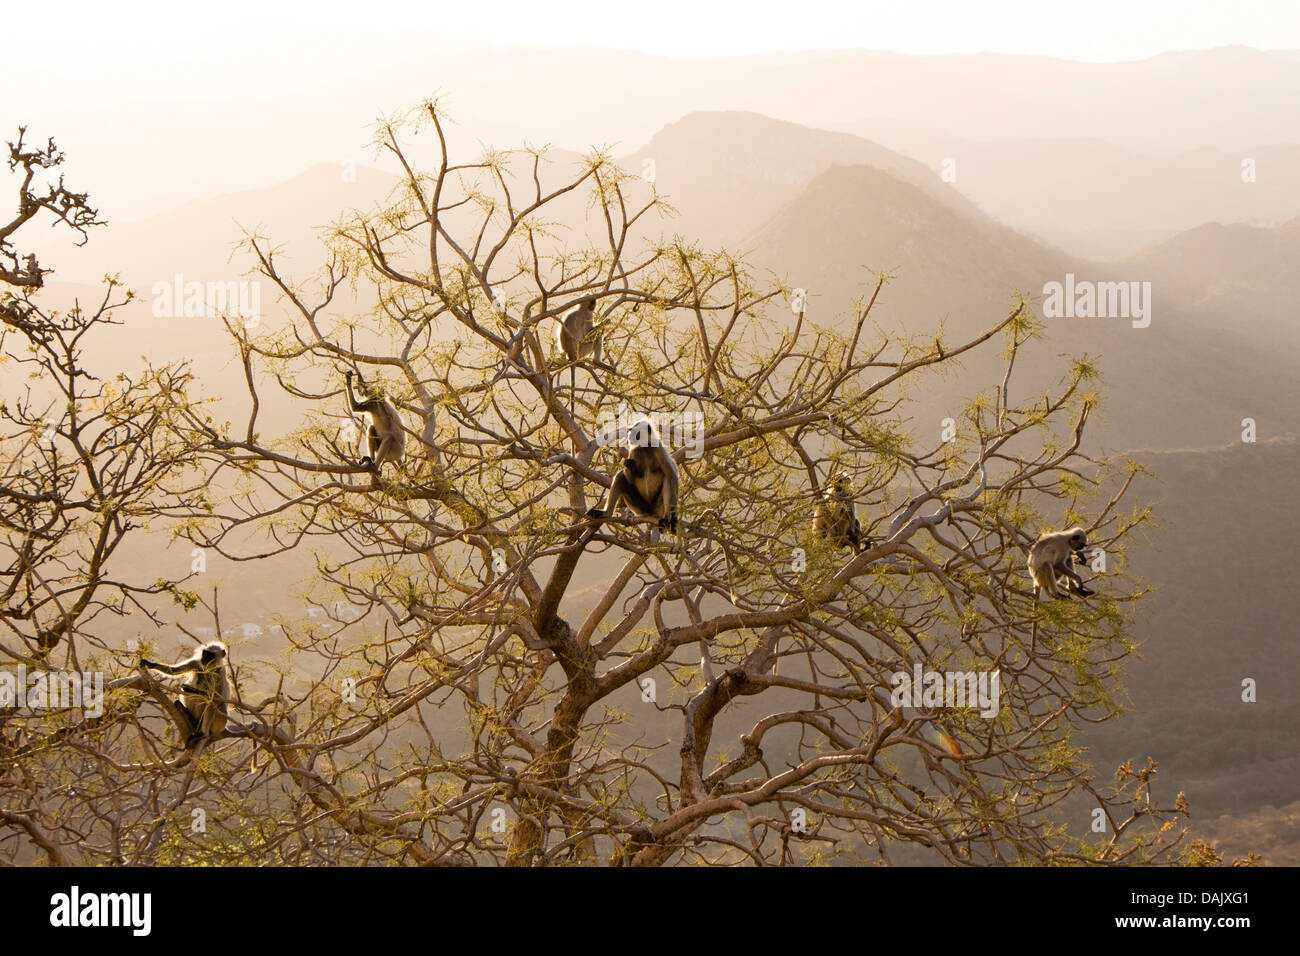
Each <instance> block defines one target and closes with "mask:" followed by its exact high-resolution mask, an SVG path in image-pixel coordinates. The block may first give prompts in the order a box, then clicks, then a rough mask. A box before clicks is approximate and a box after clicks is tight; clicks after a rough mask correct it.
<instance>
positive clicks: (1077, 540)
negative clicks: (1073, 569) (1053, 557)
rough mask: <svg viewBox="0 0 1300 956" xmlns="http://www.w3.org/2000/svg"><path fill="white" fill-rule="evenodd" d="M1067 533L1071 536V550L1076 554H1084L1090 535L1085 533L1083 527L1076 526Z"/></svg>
mask: <svg viewBox="0 0 1300 956" xmlns="http://www.w3.org/2000/svg"><path fill="white" fill-rule="evenodd" d="M1066 534H1068V535H1069V536H1070V537H1069V539H1068V541H1067V543H1068V544H1069V546H1070V550H1071V551H1073V552H1074V553H1075V554H1082V553H1083V549H1084V548H1086V547H1087V546H1088V536H1087V535H1086V534H1085V533H1084V531H1083V529H1082V528H1080V527H1078V526H1075V527H1073V528H1070V529H1069V530H1068V531H1067V532H1066Z"/></svg>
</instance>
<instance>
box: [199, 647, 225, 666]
mask: <svg viewBox="0 0 1300 956" xmlns="http://www.w3.org/2000/svg"><path fill="white" fill-rule="evenodd" d="M225 659H226V645H225V644H223V643H222V642H221V641H209V642H208V643H206V644H204V645H203V648H202V650H200V651H199V661H200V662H201V663H203V664H204V665H208V664H215V663H218V662H220V661H224V660H225Z"/></svg>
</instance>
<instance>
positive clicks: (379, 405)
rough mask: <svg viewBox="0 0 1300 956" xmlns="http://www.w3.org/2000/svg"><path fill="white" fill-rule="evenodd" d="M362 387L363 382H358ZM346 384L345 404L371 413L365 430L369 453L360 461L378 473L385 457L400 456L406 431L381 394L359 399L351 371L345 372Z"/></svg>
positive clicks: (391, 459)
mask: <svg viewBox="0 0 1300 956" xmlns="http://www.w3.org/2000/svg"><path fill="white" fill-rule="evenodd" d="M361 385H362V388H365V383H364V382H362V383H361ZM347 386H348V408H350V409H352V411H354V412H362V413H364V414H366V415H368V416H369V417H370V431H369V433H368V434H367V442H368V444H369V448H370V454H369V455H366V456H365V457H364V458H362V459H361V464H362V465H364V466H365V467H367V468H370V469H371V470H372V471H374V473H375V474H379V468H380V466H381V465H383V463H384V462H386V461H391V462H392V463H393V464H397V463H398V462H399V461H401V460H402V455H403V453H405V451H406V431H405V429H403V428H402V420H401V418H399V417H398V415H397V409H396V408H394V407H393V404H392V402H390V401H389V400H388V399H386V398H383V397H382V396H381V397H379V398H372V399H369V400H367V401H364V402H358V401H357V397H356V395H354V394H353V392H352V371H351V370H349V371H348V374H347Z"/></svg>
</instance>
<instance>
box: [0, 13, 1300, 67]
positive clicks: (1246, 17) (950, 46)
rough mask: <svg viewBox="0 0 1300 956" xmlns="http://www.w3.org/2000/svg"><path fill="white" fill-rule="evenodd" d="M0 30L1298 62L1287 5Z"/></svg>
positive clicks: (156, 16)
mask: <svg viewBox="0 0 1300 956" xmlns="http://www.w3.org/2000/svg"><path fill="white" fill-rule="evenodd" d="M5 6H6V7H13V6H15V4H13V3H12V2H10V0H6V2H5ZM4 19H5V20H6V21H7V25H12V24H13V23H14V21H15V20H16V21H17V22H18V23H20V24H21V23H22V22H23V20H24V19H27V20H29V22H30V24H31V26H32V27H33V28H35V29H34V30H33V31H32V32H30V33H28V36H29V37H30V38H31V39H33V40H34V41H35V42H33V43H31V44H12V45H9V46H8V47H7V49H6V59H11V57H13V56H15V55H16V56H17V58H18V60H19V62H22V60H23V59H24V58H26V57H30V56H38V55H41V54H42V53H44V52H48V47H47V46H46V44H43V43H41V42H40V37H41V32H40V30H41V27H42V26H44V25H46V24H50V23H55V24H58V27H57V36H58V43H57V45H58V47H60V48H62V49H67V47H68V45H69V44H71V45H75V46H76V47H78V48H80V49H87V48H91V47H93V48H96V49H98V50H100V51H101V52H102V53H104V54H105V56H106V57H107V56H112V52H111V51H113V50H114V48H115V47H116V48H117V52H118V53H120V52H121V51H122V48H125V49H128V50H132V49H139V48H140V47H141V46H155V47H156V45H157V44H158V42H159V41H160V40H161V39H163V38H166V39H167V40H168V41H169V42H168V44H167V45H168V46H170V47H171V48H172V50H171V52H173V53H181V54H182V55H184V54H185V53H189V54H190V55H193V56H195V57H199V58H201V59H204V60H209V59H211V58H212V54H213V53H214V52H215V53H219V51H220V49H221V48H222V47H223V46H225V47H229V46H230V45H231V44H232V42H233V43H234V44H237V43H238V38H239V37H240V36H241V35H244V36H247V35H251V34H254V33H262V32H264V31H267V30H268V28H275V27H282V28H297V27H302V26H307V27H310V28H314V29H317V30H324V31H349V30H375V31H390V30H395V31H402V30H406V29H410V28H412V27H420V28H431V29H436V30H439V31H440V32H443V33H447V34H451V35H454V36H460V37H467V38H473V39H475V40H478V41H482V42H488V43H492V42H496V43H507V44H520V43H522V44H573V43H589V44H596V45H600V46H605V47H614V48H619V49H633V50H644V51H649V52H654V53H659V54H664V55H668V56H680V57H700V56H720V55H731V54H739V53H755V52H762V51H768V50H805V49H816V50H825V49H841V48H861V49H870V50H889V51H894V52H898V53H916V54H937V53H971V52H980V51H992V52H999V53H1025V54H1043V55H1048V56H1057V57H1062V58H1066V59H1079V60H1094V61H1107V60H1129V59H1141V58H1145V57H1148V56H1152V55H1154V54H1157V53H1161V52H1164V51H1168V50H1195V49H1206V48H1209V47H1215V46H1225V45H1230V44H1242V45H1246V46H1253V47H1257V48H1259V49H1300V3H1296V2H1294V0H1235V2H1231V3H1229V2H1219V0H1086V2H1069V3H1062V2H1054V0H981V2H971V0H928V2H926V0H921V2H913V0H886V2H878V0H856V2H855V0H781V2H775V0H746V2H737V0H560V2H558V3H543V2H539V0H461V2H456V3H450V2H446V0H439V2H429V0H365V2H361V0H313V2H296V3H287V2H275V0H222V2H220V3H204V4H185V3H176V2H174V0H117V2H104V0H93V2H86V0H48V2H44V3H40V4H31V5H25V6H24V7H23V8H20V9H18V10H14V9H6V10H5V11H4Z"/></svg>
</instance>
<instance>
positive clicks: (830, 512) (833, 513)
mask: <svg viewBox="0 0 1300 956" xmlns="http://www.w3.org/2000/svg"><path fill="white" fill-rule="evenodd" d="M813 534H815V535H817V536H818V537H821V538H826V539H827V540H829V541H830V542H831V543H832V544H834V545H835V547H836V548H843V547H845V546H847V547H850V548H852V549H853V553H854V554H861V553H862V552H863V551H866V550H867V549H868V548H869V547H871V539H870V538H868V537H867V536H866V535H864V534H863V533H862V525H861V524H859V523H858V516H857V514H856V512H855V511H854V507H853V488H852V486H851V485H850V484H849V476H848V475H846V474H844V472H840V473H839V474H837V475H836V476H835V477H834V478H833V479H832V480H831V483H830V486H829V487H827V489H826V490H825V491H824V492H822V500H821V501H819V502H818V503H817V510H816V511H814V512H813Z"/></svg>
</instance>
